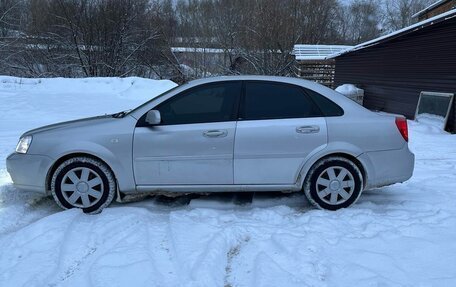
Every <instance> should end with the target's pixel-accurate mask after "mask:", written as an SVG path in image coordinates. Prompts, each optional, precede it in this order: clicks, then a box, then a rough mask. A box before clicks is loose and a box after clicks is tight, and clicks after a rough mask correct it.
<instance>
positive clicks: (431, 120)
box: [415, 113, 445, 130]
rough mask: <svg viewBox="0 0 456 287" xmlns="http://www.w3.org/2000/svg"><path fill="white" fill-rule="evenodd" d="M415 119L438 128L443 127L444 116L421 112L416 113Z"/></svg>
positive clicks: (442, 128)
mask: <svg viewBox="0 0 456 287" xmlns="http://www.w3.org/2000/svg"><path fill="white" fill-rule="evenodd" d="M415 120H416V121H417V122H420V123H423V124H426V125H429V126H433V127H436V128H438V129H439V130H444V129H445V118H444V117H442V116H439V115H433V114H428V113H423V114H419V115H417V116H416V119H415Z"/></svg>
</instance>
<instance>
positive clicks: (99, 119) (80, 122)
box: [22, 115, 115, 136]
mask: <svg viewBox="0 0 456 287" xmlns="http://www.w3.org/2000/svg"><path fill="white" fill-rule="evenodd" d="M112 120H115V118H113V117H112V115H103V116H96V117H90V118H82V119H77V120H72V121H66V122H61V123H56V124H51V125H47V126H43V127H39V128H36V129H33V130H29V131H27V132H25V133H24V134H23V135H22V136H27V135H32V134H37V133H43V132H48V131H55V130H58V129H68V128H80V127H84V126H89V125H90V126H92V125H95V124H99V123H104V122H107V121H112Z"/></svg>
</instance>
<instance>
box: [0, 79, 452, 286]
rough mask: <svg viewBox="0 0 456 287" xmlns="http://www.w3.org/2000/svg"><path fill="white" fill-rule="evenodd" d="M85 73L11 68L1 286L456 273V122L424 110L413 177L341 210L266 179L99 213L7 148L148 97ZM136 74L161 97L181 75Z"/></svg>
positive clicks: (421, 282) (383, 279) (359, 280)
mask: <svg viewBox="0 0 456 287" xmlns="http://www.w3.org/2000/svg"><path fill="white" fill-rule="evenodd" d="M3 79H7V78H5V77H3ZM8 79H11V78H8ZM84 80H85V79H81V80H71V81H67V80H53V79H51V80H49V81H50V82H48V80H46V81H45V82H44V83H43V82H41V83H40V82H39V80H30V84H21V83H16V82H14V81H13V82H11V81H10V82H8V81H6V82H3V83H1V80H0V103H1V105H0V159H2V160H1V161H0V246H1V247H2V251H1V252H0V286H78V287H80V286H101V287H102V286H198V287H199V286H455V285H456V273H455V270H456V240H455V238H456V229H455V226H456V196H455V190H456V149H455V147H456V135H450V134H448V133H445V132H443V131H441V130H438V129H437V128H436V127H434V126H431V125H428V124H424V123H420V122H414V121H410V122H409V129H410V131H409V132H410V146H411V149H412V151H413V152H414V153H415V155H416V168H415V172H414V176H413V177H412V179H411V180H409V181H407V182H406V183H404V184H396V185H393V186H390V187H385V188H381V189H375V190H369V191H365V192H364V193H363V195H362V196H361V198H360V200H359V202H358V203H357V204H356V205H355V206H353V207H351V208H348V209H343V210H339V211H336V212H329V211H322V210H316V209H313V208H312V207H310V206H309V204H308V203H307V201H306V199H305V198H304V196H303V195H302V194H291V195H282V196H277V195H276V194H266V193H261V194H256V195H255V196H253V200H252V202H251V203H245V202H244V203H242V204H239V203H237V200H236V196H234V197H233V195H227V194H217V195H211V196H205V197H200V198H197V199H194V198H193V197H192V196H182V197H179V198H176V199H166V200H164V199H162V198H161V197H153V198H149V199H146V200H143V201H140V202H134V203H129V204H116V203H114V204H113V205H112V206H111V207H110V208H107V209H106V210H104V211H103V212H102V213H101V214H98V215H93V216H90V215H85V214H83V213H82V212H80V211H79V210H67V211H61V210H60V209H59V208H57V206H56V205H55V204H54V202H53V201H52V199H50V198H47V197H42V196H40V195H36V194H29V193H25V192H21V191H18V190H16V189H15V188H14V187H13V186H12V185H11V180H10V179H9V177H8V175H7V173H6V170H5V166H4V160H3V159H4V158H5V157H6V155H7V154H8V153H9V152H11V151H12V150H13V149H14V146H15V144H16V141H17V137H18V136H19V135H20V134H21V133H22V132H24V131H25V130H27V129H29V128H33V127H36V126H40V125H42V124H47V123H51V122H55V121H61V120H67V119H71V118H77V117H81V116H90V115H94V114H100V113H105V112H114V111H118V110H122V109H127V108H131V107H133V106H135V105H137V104H140V103H141V102H143V101H144V97H145V94H141V93H139V92H138V93H131V94H129V95H128V96H126V95H125V94H122V93H123V92H124V91H126V90H129V87H130V86H131V82H128V81H131V79H130V80H127V79H123V80H120V79H99V80H100V82H98V83H96V81H97V79H93V80H92V79H90V80H89V81H88V82H87V83H84ZM42 81H43V80H42ZM61 81H63V82H65V84H62V83H61ZM103 81H108V82H111V84H104V83H103ZM70 82H71V83H70ZM135 83H141V85H144V86H146V85H150V91H148V90H147V89H146V88H145V89H144V93H146V92H147V95H148V96H149V95H150V97H152V96H154V95H155V94H156V92H154V91H155V86H154V84H157V85H161V84H163V85H166V83H168V84H169V85H168V87H172V86H174V84H172V83H169V82H157V81H149V80H144V82H143V81H142V80H141V81H139V82H137V81H136V80H135ZM40 85H45V86H47V88H40ZM54 85H55V86H56V87H54ZM85 85H87V86H85ZM90 85H92V86H91V87H90V88H89V86H90ZM104 85H106V86H104ZM133 85H135V84H133ZM141 85H138V87H139V86H141ZM100 86H102V87H103V86H104V87H105V88H102V87H100ZM33 87H35V88H33ZM113 87H117V88H116V89H114V88H113ZM82 90H84V91H85V92H84V93H81V92H80V91H82ZM149 93H150V94H149Z"/></svg>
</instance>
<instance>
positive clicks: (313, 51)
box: [291, 44, 353, 60]
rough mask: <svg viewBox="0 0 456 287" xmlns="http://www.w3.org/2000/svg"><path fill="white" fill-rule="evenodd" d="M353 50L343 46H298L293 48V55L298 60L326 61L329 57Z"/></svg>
mask: <svg viewBox="0 0 456 287" xmlns="http://www.w3.org/2000/svg"><path fill="white" fill-rule="evenodd" d="M350 48H353V46H343V45H303V44H297V45H294V47H293V52H291V54H292V55H294V56H295V58H296V60H325V59H326V58H327V57H328V56H329V55H332V54H334V53H339V52H341V51H344V50H347V49H350Z"/></svg>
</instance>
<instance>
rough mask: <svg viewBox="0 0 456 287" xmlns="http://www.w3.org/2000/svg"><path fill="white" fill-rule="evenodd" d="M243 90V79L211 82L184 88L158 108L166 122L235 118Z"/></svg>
mask: <svg viewBox="0 0 456 287" xmlns="http://www.w3.org/2000/svg"><path fill="white" fill-rule="evenodd" d="M240 93H241V82H224V83H216V84H208V85H203V86H201V87H195V88H192V89H190V90H188V91H184V92H182V93H181V94H178V95H176V96H174V97H172V98H171V99H169V100H167V101H165V102H163V103H161V104H160V105H159V106H158V107H157V108H156V109H157V110H159V111H160V115H161V119H162V122H161V124H162V125H178V124H193V123H209V122H223V121H232V120H235V113H236V107H237V102H238V99H239V97H240Z"/></svg>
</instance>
